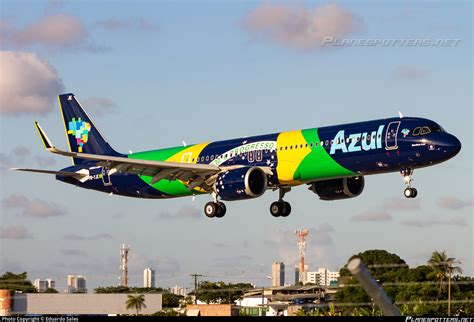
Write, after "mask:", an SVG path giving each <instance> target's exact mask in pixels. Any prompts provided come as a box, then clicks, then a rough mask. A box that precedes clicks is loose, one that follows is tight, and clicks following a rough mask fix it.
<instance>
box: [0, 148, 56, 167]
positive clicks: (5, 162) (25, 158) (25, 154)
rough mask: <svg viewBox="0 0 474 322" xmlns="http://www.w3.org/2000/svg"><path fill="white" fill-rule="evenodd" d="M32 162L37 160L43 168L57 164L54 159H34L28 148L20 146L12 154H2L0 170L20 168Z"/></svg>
mask: <svg viewBox="0 0 474 322" xmlns="http://www.w3.org/2000/svg"><path fill="white" fill-rule="evenodd" d="M31 160H35V161H36V163H37V164H38V165H39V166H41V167H49V166H52V165H55V164H56V159H55V158H53V157H43V156H36V157H33V158H32V157H31V151H30V150H29V149H28V148H26V147H24V146H22V145H19V146H17V147H15V148H14V149H13V150H11V151H10V152H7V153H3V152H2V153H0V170H2V171H3V170H7V169H10V168H12V167H19V166H21V165H22V164H24V163H25V162H30V161H31Z"/></svg>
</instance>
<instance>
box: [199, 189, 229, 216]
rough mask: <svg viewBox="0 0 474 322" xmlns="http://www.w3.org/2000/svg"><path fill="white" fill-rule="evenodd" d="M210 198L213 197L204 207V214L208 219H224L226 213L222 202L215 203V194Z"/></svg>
mask: <svg viewBox="0 0 474 322" xmlns="http://www.w3.org/2000/svg"><path fill="white" fill-rule="evenodd" d="M212 197H213V199H214V201H210V202H208V203H207V204H206V205H205V206H204V213H205V214H206V216H207V217H209V218H214V217H217V218H222V217H224V216H225V212H226V207H225V204H224V203H223V202H220V201H219V202H218V201H217V195H216V194H214V193H213V194H212Z"/></svg>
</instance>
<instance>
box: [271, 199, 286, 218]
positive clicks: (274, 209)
mask: <svg viewBox="0 0 474 322" xmlns="http://www.w3.org/2000/svg"><path fill="white" fill-rule="evenodd" d="M283 207H284V204H283V202H279V201H275V202H273V203H272V204H271V205H270V213H271V214H272V216H273V217H280V216H281V214H282V213H283Z"/></svg>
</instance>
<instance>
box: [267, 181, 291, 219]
mask: <svg viewBox="0 0 474 322" xmlns="http://www.w3.org/2000/svg"><path fill="white" fill-rule="evenodd" d="M290 190H291V188H280V189H279V194H280V196H279V198H278V201H275V202H273V203H272V204H271V206H270V213H271V214H272V216H273V217H288V216H289V215H290V213H291V205H290V204H289V203H288V202H286V201H283V197H284V196H285V193H287V192H289V191H290Z"/></svg>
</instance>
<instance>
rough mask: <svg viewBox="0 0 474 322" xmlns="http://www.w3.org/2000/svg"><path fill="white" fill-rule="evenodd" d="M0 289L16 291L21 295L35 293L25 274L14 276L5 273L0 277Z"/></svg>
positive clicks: (10, 273)
mask: <svg viewBox="0 0 474 322" xmlns="http://www.w3.org/2000/svg"><path fill="white" fill-rule="evenodd" d="M0 289H4V290H11V291H17V292H22V293H36V292H37V290H36V288H35V287H34V285H33V284H32V283H31V282H30V281H29V280H28V274H27V273H26V272H23V273H20V274H14V273H12V272H6V273H5V274H3V275H2V276H0Z"/></svg>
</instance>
